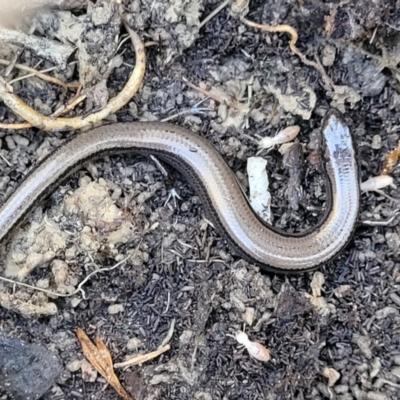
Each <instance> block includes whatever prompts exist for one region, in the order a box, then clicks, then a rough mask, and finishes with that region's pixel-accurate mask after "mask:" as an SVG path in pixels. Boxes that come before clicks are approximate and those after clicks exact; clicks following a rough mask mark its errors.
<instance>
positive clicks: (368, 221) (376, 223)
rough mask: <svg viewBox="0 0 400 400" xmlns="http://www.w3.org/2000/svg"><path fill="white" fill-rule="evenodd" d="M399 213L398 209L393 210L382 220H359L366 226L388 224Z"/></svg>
mask: <svg viewBox="0 0 400 400" xmlns="http://www.w3.org/2000/svg"><path fill="white" fill-rule="evenodd" d="M399 215H400V209H397V210H394V211H393V215H392V216H391V217H390V218H388V219H385V220H383V221H379V220H365V221H361V222H362V223H363V224H364V225H368V226H389V225H390V224H391V223H392V222H393V221H394V220H395V219H396V218H397V217H398V216H399Z"/></svg>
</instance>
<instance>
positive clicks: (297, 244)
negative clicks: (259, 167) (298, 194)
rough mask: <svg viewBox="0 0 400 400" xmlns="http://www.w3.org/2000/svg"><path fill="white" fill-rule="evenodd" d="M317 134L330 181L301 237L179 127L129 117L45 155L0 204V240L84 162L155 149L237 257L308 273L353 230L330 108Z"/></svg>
mask: <svg viewBox="0 0 400 400" xmlns="http://www.w3.org/2000/svg"><path fill="white" fill-rule="evenodd" d="M322 137H323V141H324V146H325V158H326V171H327V175H328V178H329V184H328V185H327V187H328V193H327V211H326V215H325V218H324V220H323V221H321V223H320V224H319V225H318V227H316V228H313V229H310V230H308V231H307V232H304V233H302V234H299V235H290V234H286V233H284V232H280V231H277V230H276V229H274V228H273V227H271V226H269V225H267V224H265V223H263V222H262V221H260V219H259V217H257V215H256V214H255V213H254V211H253V210H252V209H251V207H250V205H249V203H248V201H247V199H246V197H245V195H244V194H243V192H242V190H241V188H240V186H239V184H238V183H237V181H236V178H235V175H234V174H233V172H232V171H231V169H230V168H229V167H228V165H227V164H226V163H225V161H224V160H223V158H222V157H221V156H220V154H219V153H218V152H217V151H216V150H215V149H214V147H213V146H212V145H211V144H210V143H209V142H207V141H206V140H205V139H203V138H202V137H200V136H198V135H197V134H195V133H193V132H191V131H188V130H186V129H184V128H180V127H178V126H174V125H170V124H165V123H158V122H156V123H154V122H147V123H146V122H134V123H126V124H114V125H107V126H103V127H100V128H97V129H94V130H92V131H89V132H84V133H81V134H79V135H77V136H75V137H74V138H73V139H72V140H70V141H69V142H67V143H66V144H64V145H63V146H62V147H60V148H59V149H58V150H56V151H55V152H54V153H53V154H51V155H50V156H49V157H47V158H46V159H45V160H44V161H43V162H42V163H41V164H40V165H39V166H38V167H37V168H36V169H35V170H34V171H33V172H32V173H31V174H30V175H29V176H28V177H27V178H26V180H25V181H24V182H23V183H22V184H20V185H19V186H18V189H17V190H16V191H15V192H14V193H13V194H12V195H11V196H10V198H9V199H8V200H7V201H6V202H5V203H4V205H3V207H2V208H1V209H0V241H4V240H5V238H6V237H7V236H8V235H9V234H10V233H11V231H12V230H13V229H14V228H15V227H16V226H17V225H18V224H19V223H20V222H21V221H23V219H24V218H25V217H26V214H27V213H28V212H29V211H30V210H32V207H33V206H34V205H35V204H37V202H38V201H40V200H42V199H43V198H44V197H45V196H47V195H48V194H49V193H50V192H51V191H52V190H54V188H55V187H57V186H58V185H59V184H60V183H61V181H62V180H63V179H64V178H65V177H66V176H68V175H70V174H71V173H72V172H73V171H76V170H77V169H79V168H80V167H81V166H82V164H83V163H84V162H85V161H87V160H88V159H92V158H94V157H99V156H102V155H106V154H120V153H121V152H133V153H139V154H153V155H155V156H157V157H159V158H160V159H161V160H164V161H165V162H167V163H168V164H171V165H172V166H173V167H175V168H177V169H178V170H179V171H180V172H181V173H182V174H183V175H184V176H185V177H186V179H187V180H188V181H189V183H191V184H192V185H193V186H194V187H195V189H196V191H197V193H198V195H199V196H200V198H201V199H202V201H203V203H204V206H205V208H206V211H207V213H208V214H209V217H210V219H211V220H212V221H213V223H214V225H215V227H216V229H217V230H218V231H219V232H220V234H221V235H223V237H224V238H226V239H227V241H228V242H229V244H230V245H231V246H232V247H233V248H234V250H235V251H236V252H237V253H238V255H240V256H242V257H243V258H246V259H247V260H249V261H250V262H254V263H256V264H258V265H260V266H262V267H263V268H265V269H267V270H270V271H274V272H283V273H291V272H300V271H305V270H310V269H313V268H315V267H317V266H318V265H320V264H323V263H325V262H327V261H328V260H330V259H332V258H333V257H334V256H335V255H337V254H338V253H339V252H340V251H341V250H342V249H343V247H344V246H345V245H346V244H347V242H348V241H349V239H350V238H351V235H352V233H353V230H354V226H355V223H356V219H357V215H358V208H359V197H360V195H359V182H358V167H357V163H356V158H355V152H354V148H353V144H352V139H351V136H350V132H349V130H348V128H347V127H346V126H344V125H343V124H342V122H341V120H340V118H339V117H338V116H337V115H336V113H334V112H330V113H329V114H328V116H327V117H326V119H325V122H324V125H323V129H322Z"/></svg>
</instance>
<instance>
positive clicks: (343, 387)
mask: <svg viewBox="0 0 400 400" xmlns="http://www.w3.org/2000/svg"><path fill="white" fill-rule="evenodd" d="M348 391H349V387H348V386H347V385H336V386H335V392H336V393H337V394H345V393H347V392H348Z"/></svg>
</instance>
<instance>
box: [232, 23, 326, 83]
mask: <svg viewBox="0 0 400 400" xmlns="http://www.w3.org/2000/svg"><path fill="white" fill-rule="evenodd" d="M240 20H241V21H242V22H243V23H244V24H246V25H248V26H250V27H252V28H257V29H261V30H262V31H265V32H271V33H275V32H278V33H288V34H289V35H290V37H291V39H290V42H289V48H290V50H291V51H292V53H293V54H296V55H297V56H298V57H299V58H300V60H301V61H302V62H303V64H305V65H308V66H310V67H313V68H314V69H315V70H317V71H318V72H319V73H320V74H321V77H322V79H323V81H324V83H325V85H326V86H328V87H330V88H331V89H333V88H334V83H333V82H332V79H331V78H329V76H328V75H327V73H326V72H325V69H324V67H323V66H322V64H321V63H320V62H319V60H318V59H317V61H312V60H309V59H308V58H307V57H306V56H305V55H304V54H303V53H302V52H301V51H300V50H299V48H298V47H296V43H297V40H298V38H299V35H298V33H297V31H296V29H294V28H293V27H292V26H290V25H286V24H285V25H276V26H271V25H263V24H257V23H256V22H253V21H250V20H248V19H246V18H244V17H242V18H240Z"/></svg>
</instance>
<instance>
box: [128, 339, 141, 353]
mask: <svg viewBox="0 0 400 400" xmlns="http://www.w3.org/2000/svg"><path fill="white" fill-rule="evenodd" d="M141 345H142V341H141V340H140V339H138V338H132V339H129V340H128V343H127V344H126V348H127V349H128V350H136V349H137V348H138V347H140V346H141Z"/></svg>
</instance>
